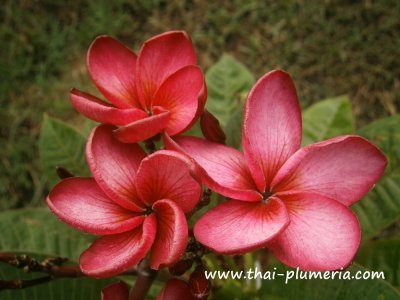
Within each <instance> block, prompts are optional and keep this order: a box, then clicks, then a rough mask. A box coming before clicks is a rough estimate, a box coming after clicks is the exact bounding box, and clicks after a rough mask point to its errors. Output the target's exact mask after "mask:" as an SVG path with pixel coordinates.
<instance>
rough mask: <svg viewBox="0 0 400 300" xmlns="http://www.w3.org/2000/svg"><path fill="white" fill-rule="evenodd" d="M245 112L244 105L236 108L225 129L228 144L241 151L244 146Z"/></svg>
mask: <svg viewBox="0 0 400 300" xmlns="http://www.w3.org/2000/svg"><path fill="white" fill-rule="evenodd" d="M243 111H244V104H242V105H240V106H239V107H238V108H236V110H235V111H234V112H233V113H232V116H231V118H230V119H229V120H228V123H227V124H226V126H225V129H224V131H225V135H226V144H227V145H228V146H231V147H233V148H236V149H239V148H240V147H241V145H242V123H243Z"/></svg>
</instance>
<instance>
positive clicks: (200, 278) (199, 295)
mask: <svg viewBox="0 0 400 300" xmlns="http://www.w3.org/2000/svg"><path fill="white" fill-rule="evenodd" d="M205 271H206V268H205V267H204V266H202V265H199V266H197V267H196V269H195V270H194V272H193V273H192V274H191V275H190V279H189V286H190V290H191V292H192V294H193V295H194V296H195V297H196V299H199V300H205V299H207V297H208V294H209V293H210V289H211V283H210V281H209V280H208V279H207V278H206V275H205Z"/></svg>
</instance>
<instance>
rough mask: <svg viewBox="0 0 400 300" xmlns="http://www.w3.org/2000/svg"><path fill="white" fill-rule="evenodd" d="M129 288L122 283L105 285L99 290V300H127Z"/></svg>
mask: <svg viewBox="0 0 400 300" xmlns="http://www.w3.org/2000/svg"><path fill="white" fill-rule="evenodd" d="M128 297H129V287H128V285H127V284H126V283H125V282H123V281H117V282H114V283H111V284H109V285H107V286H106V287H105V288H103V289H102V290H101V300H128Z"/></svg>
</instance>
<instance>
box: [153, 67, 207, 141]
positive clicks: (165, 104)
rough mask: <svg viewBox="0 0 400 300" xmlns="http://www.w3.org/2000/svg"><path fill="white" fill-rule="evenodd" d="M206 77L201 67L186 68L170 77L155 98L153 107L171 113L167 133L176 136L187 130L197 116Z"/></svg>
mask: <svg viewBox="0 0 400 300" xmlns="http://www.w3.org/2000/svg"><path fill="white" fill-rule="evenodd" d="M203 86H204V77H203V74H202V72H201V70H200V68H199V67H197V66H186V67H183V68H182V69H180V70H178V71H176V72H175V73H173V74H172V75H171V76H169V77H168V78H167V79H166V80H165V81H164V82H163V83H162V85H161V86H160V88H159V89H158V91H157V92H156V94H155V96H154V100H153V102H152V105H153V106H160V107H162V108H163V109H165V110H167V111H168V112H169V113H170V116H169V120H168V124H167V126H166V131H167V133H168V134H169V135H175V134H178V133H180V132H182V131H183V130H185V129H186V128H187V126H188V125H189V124H191V122H192V120H193V119H194V118H195V116H196V112H197V108H198V106H199V97H200V96H201V93H202V90H203Z"/></svg>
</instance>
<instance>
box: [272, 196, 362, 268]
mask: <svg viewBox="0 0 400 300" xmlns="http://www.w3.org/2000/svg"><path fill="white" fill-rule="evenodd" d="M279 197H280V198H282V200H283V201H284V203H285V204H286V207H287V208H288V212H289V218H290V224H289V226H288V227H287V228H286V230H285V231H283V232H282V233H281V234H280V235H279V236H277V238H276V239H274V240H272V241H271V243H270V244H269V245H268V247H269V248H270V249H271V250H272V252H273V253H274V255H275V256H276V257H277V258H278V259H280V260H281V261H282V262H283V263H284V264H286V265H288V266H290V267H294V268H296V267H299V268H300V269H302V270H312V271H326V270H337V269H340V268H345V267H347V266H348V265H349V264H350V262H351V261H352V259H353V257H354V255H355V254H356V251H357V249H358V246H359V245H360V238H361V232H360V225H359V223H358V220H357V217H356V216H355V215H354V213H353V212H352V211H351V210H350V209H349V208H347V207H346V206H344V205H343V204H341V203H339V202H337V201H335V200H332V199H329V198H325V197H323V196H319V195H316V194H311V193H301V194H292V195H281V196H279Z"/></svg>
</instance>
